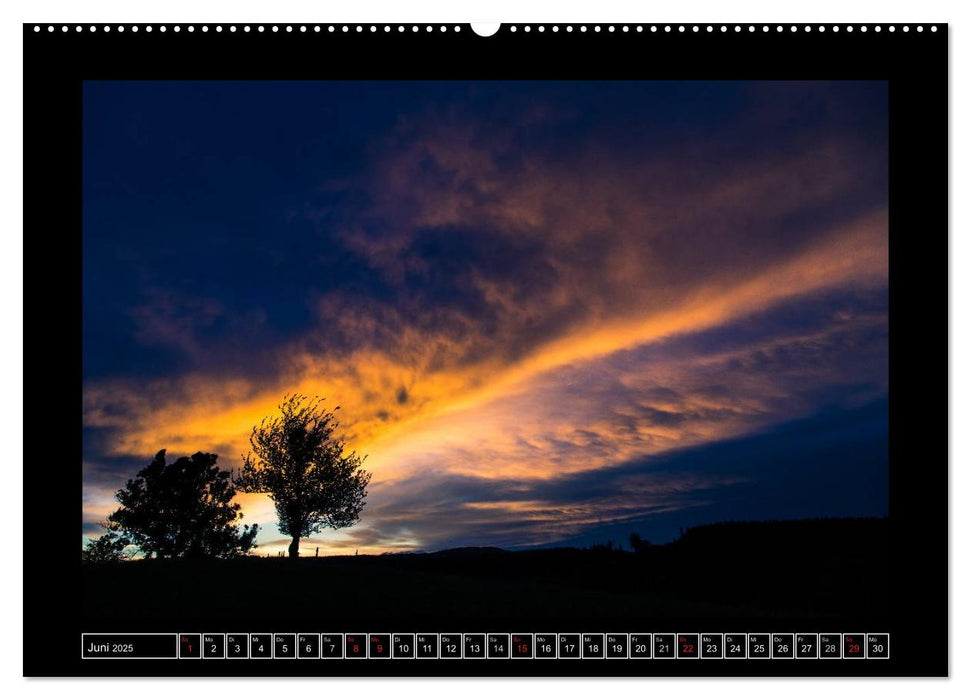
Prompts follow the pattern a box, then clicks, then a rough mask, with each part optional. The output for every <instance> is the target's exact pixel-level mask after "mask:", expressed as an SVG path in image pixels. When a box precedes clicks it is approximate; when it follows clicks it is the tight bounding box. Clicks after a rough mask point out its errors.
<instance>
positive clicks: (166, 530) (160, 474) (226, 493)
mask: <svg viewBox="0 0 971 700" xmlns="http://www.w3.org/2000/svg"><path fill="white" fill-rule="evenodd" d="M216 459H217V457H216V455H214V454H208V453H205V452H196V453H195V454H194V455H192V456H191V457H180V458H179V459H177V460H175V461H174V462H172V464H168V465H167V464H166V463H165V450H160V451H159V453H158V454H156V455H155V459H153V460H152V463H151V464H149V465H148V466H147V467H145V468H144V469H142V470H141V471H140V472H138V474H137V475H136V477H135V478H134V479H129V480H128V484H127V486H126V487H125V488H123V489H121V490H120V491H118V493H116V494H115V498H116V499H117V500H118V502H119V503H120V504H121V508H119V509H118V510H116V511H115V512H114V513H112V514H111V515H110V516H109V517H108V528H109V533H108V534H111V533H112V532H114V533H120V534H121V535H122V536H123V537H124V538H125V539H127V540H129V541H130V542H131V544H133V545H135V546H136V547H137V548H138V549H139V550H141V551H142V552H143V553H144V554H145V556H146V557H147V558H151V557H152V556H155V557H156V558H170V557H229V556H235V555H238V554H243V553H245V552H247V551H248V550H249V549H251V548H252V547H253V544H254V540H255V539H256V533H257V531H258V526H257V525H251V526H243V529H242V532H240V529H239V527H238V526H237V525H236V521H237V520H239V519H241V518H242V517H243V516H242V513H240V505H239V504H238V503H233V502H232V500H233V497H234V496H235V495H236V489H235V488H234V487H233V484H232V481H231V478H230V477H231V473H230V472H228V471H222V470H220V469H219V467H217V466H216ZM104 546H105V547H107V546H109V545H108V543H107V542H106V543H105V545H104Z"/></svg>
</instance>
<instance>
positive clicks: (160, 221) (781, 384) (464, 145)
mask: <svg viewBox="0 0 971 700" xmlns="http://www.w3.org/2000/svg"><path fill="white" fill-rule="evenodd" d="M886 142H887V89H886V85H885V84H883V83H850V82H841V83H814V82H798V83H755V82H747V83H732V82H713V83H704V82H688V83H678V82H659V83H650V82H629V83H628V82H624V83H621V82H557V83H526V82H509V83H498V82H496V83H493V82H489V83H474V84H473V83H441V82H399V83H382V82H366V83H364V82H340V83H248V82H233V83H206V82H185V83H181V82H159V83H128V82H89V83H86V84H85V86H84V203H83V204H84V232H83V236H84V282H83V285H84V288H83V308H84V345H83V351H84V357H83V363H84V370H83V372H84V374H83V382H84V385H83V410H82V420H83V429H84V454H83V463H82V469H83V483H84V503H83V529H82V537H88V536H95V535H97V534H98V532H99V528H98V525H97V523H98V522H99V521H101V520H102V519H103V518H104V516H105V515H106V514H107V513H108V512H110V511H111V510H112V509H113V508H114V499H113V494H114V492H115V491H116V490H117V489H118V488H120V487H121V486H123V485H124V483H125V480H126V479H127V478H129V477H131V476H133V475H134V473H135V472H137V471H138V470H139V469H140V468H142V467H143V466H145V465H146V464H148V462H149V461H150V460H151V457H152V455H154V454H155V452H156V451H158V450H159V449H162V448H165V449H167V450H168V453H169V456H170V459H171V458H174V457H176V456H179V455H183V454H188V453H192V452H196V451H199V450H202V451H208V452H215V453H217V454H218V455H219V462H220V464H221V465H222V466H223V467H224V468H227V469H228V468H235V467H238V465H239V463H240V456H241V455H242V454H243V453H245V452H246V451H247V449H248V443H247V437H248V435H249V432H250V429H251V427H252V426H253V424H254V423H257V422H259V420H260V419H261V418H262V417H263V416H265V415H268V414H271V413H273V412H274V410H275V407H276V405H277V404H279V402H280V400H281V399H282V398H283V396H284V394H286V393H288V392H302V393H305V394H309V395H319V396H322V397H325V398H326V405H327V406H328V407H330V408H333V407H335V406H337V405H339V406H341V409H340V411H339V415H340V417H341V421H342V422H341V430H342V431H343V434H344V435H345V437H346V439H347V441H348V444H349V446H350V447H351V448H353V449H355V450H357V451H358V452H359V453H361V454H367V455H368V457H367V460H366V462H365V464H366V466H367V468H368V469H369V470H370V471H372V472H373V474H374V477H373V480H372V483H371V487H370V495H369V498H368V505H367V508H366V509H365V512H364V514H363V518H362V520H361V522H360V524H358V525H357V526H355V527H353V528H350V529H347V530H342V531H338V532H333V531H329V532H328V531H325V532H324V533H322V534H321V535H319V536H316V537H314V538H311V539H310V540H305V541H304V548H303V551H304V552H305V553H312V552H313V550H314V548H315V547H317V546H320V547H321V551H322V553H323V552H327V553H330V552H341V551H343V552H347V551H353V550H354V549H359V550H360V551H361V552H362V553H376V552H382V551H390V550H402V549H422V550H433V549H441V548H445V547H452V546H461V545H497V546H504V547H518V546H535V545H546V544H551V543H558V542H567V543H580V544H583V543H590V542H594V541H604V540H605V539H606V538H607V537H612V538H613V539H614V540H615V541H618V540H624V541H626V537H627V535H628V534H629V533H630V532H632V531H635V530H636V531H638V532H640V533H641V534H642V535H644V536H646V537H649V538H651V539H654V540H666V539H669V538H670V537H671V536H673V535H676V534H677V531H678V528H679V527H682V526H688V525H692V524H696V523H701V522H710V521H714V520H723V519H756V518H779V517H812V516H828V515H884V514H886V512H887V445H886V441H887V432H888V420H887V405H888V403H887V401H888V399H887V391H888V379H887V328H888V323H887V304H888V300H887V289H888V287H887V285H888V267H887V255H888V245H887V148H886ZM239 500H240V502H241V503H242V505H243V508H244V510H245V514H246V520H245V522H258V523H260V524H261V525H262V526H263V532H262V533H261V536H260V539H259V542H260V545H261V549H262V550H263V551H268V552H274V553H275V552H276V551H278V550H280V549H282V548H284V547H285V542H286V538H283V537H281V535H280V533H279V532H278V531H277V530H276V528H275V522H274V521H275V517H274V513H273V508H272V504H270V502H269V501H268V499H267V498H266V497H264V496H259V495H245V496H240V497H239Z"/></svg>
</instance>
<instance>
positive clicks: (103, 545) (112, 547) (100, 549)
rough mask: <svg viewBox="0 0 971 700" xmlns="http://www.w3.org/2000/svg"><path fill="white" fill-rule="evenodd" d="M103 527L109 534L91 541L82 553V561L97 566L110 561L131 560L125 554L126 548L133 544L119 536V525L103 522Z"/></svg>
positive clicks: (129, 556) (128, 555)
mask: <svg viewBox="0 0 971 700" xmlns="http://www.w3.org/2000/svg"><path fill="white" fill-rule="evenodd" d="M101 526H102V527H104V528H105V529H106V530H107V532H106V533H105V534H103V535H102V536H101V537H99V538H98V539H96V540H90V541H89V542H88V544H87V546H86V547H85V548H84V550H83V551H82V552H81V560H82V561H85V562H88V563H92V564H97V563H102V562H109V561H124V560H126V559H131V555H130V554H127V553H126V552H125V548H126V547H128V546H129V545H130V544H131V540H129V539H128V538H127V537H123V536H121V535H120V534H118V528H117V525H115V524H114V523H111V522H107V521H106V522H103V523H101Z"/></svg>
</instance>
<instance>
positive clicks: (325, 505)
mask: <svg viewBox="0 0 971 700" xmlns="http://www.w3.org/2000/svg"><path fill="white" fill-rule="evenodd" d="M321 401H322V400H321V399H312V400H308V399H307V397H305V396H300V395H297V394H293V395H289V396H285V397H284V399H283V403H281V404H280V406H279V408H280V415H279V416H274V417H267V418H264V419H263V421H262V422H261V423H260V424H259V425H258V426H256V427H254V428H253V433H252V435H250V446H251V447H252V450H253V451H252V453H250V454H248V455H246V456H245V457H244V460H243V468H242V470H241V471H240V475H239V477H237V479H236V485H237V486H238V487H239V489H240V490H241V491H244V492H247V493H267V494H269V495H270V498H272V499H273V503H274V504H275V505H276V513H277V518H278V519H279V528H280V532H282V533H283V534H285V535H289V536H290V537H291V538H293V539H292V541H291V542H290V547H289V553H290V556H291V557H296V556H299V555H300V538H301V537H309V536H310V535H311V534H313V533H315V532H319V531H320V530H321V529H322V528H324V527H330V528H335V529H337V528H342V527H348V526H350V525H353V524H354V523H356V522H357V521H358V518H359V516H360V513H361V509H362V508H364V503H365V500H364V499H365V497H366V496H367V485H368V483H369V482H370V481H371V475H370V474H369V473H368V472H366V471H364V470H363V469H361V462H362V461H363V460H362V458H360V457H358V456H357V455H356V454H355V453H354V452H350V453H349V454H344V441H343V440H341V439H339V438H337V437H335V436H334V431H335V430H336V429H337V426H338V423H337V419H336V418H335V417H334V414H333V413H331V412H330V411H327V410H325V409H324V408H322V407H321ZM339 409H340V407H339V406H338V407H337V409H334V410H339Z"/></svg>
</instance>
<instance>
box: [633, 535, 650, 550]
mask: <svg viewBox="0 0 971 700" xmlns="http://www.w3.org/2000/svg"><path fill="white" fill-rule="evenodd" d="M650 546H651V543H650V541H648V540H645V539H641V536H640V535H638V534H637V533H636V532H632V533H630V548H631V549H632V550H634V551H635V552H645V551H647V549H648V548H649V547H650Z"/></svg>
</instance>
